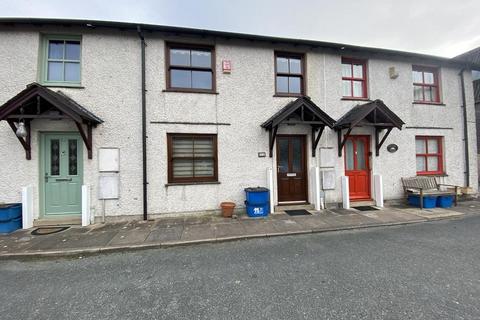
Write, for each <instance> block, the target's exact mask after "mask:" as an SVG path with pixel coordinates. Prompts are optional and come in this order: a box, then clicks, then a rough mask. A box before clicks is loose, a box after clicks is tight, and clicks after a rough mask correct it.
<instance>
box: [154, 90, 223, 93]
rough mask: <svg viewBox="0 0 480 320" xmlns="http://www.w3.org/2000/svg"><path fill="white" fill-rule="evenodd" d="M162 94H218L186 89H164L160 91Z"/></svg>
mask: <svg viewBox="0 0 480 320" xmlns="http://www.w3.org/2000/svg"><path fill="white" fill-rule="evenodd" d="M162 92H181V93H205V94H218V92H216V91H204V90H188V89H164V90H162Z"/></svg>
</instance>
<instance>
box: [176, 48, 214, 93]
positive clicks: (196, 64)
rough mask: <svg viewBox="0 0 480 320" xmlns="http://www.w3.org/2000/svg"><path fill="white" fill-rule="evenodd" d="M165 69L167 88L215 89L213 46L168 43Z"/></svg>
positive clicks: (183, 89) (207, 90) (209, 90)
mask: <svg viewBox="0 0 480 320" xmlns="http://www.w3.org/2000/svg"><path fill="white" fill-rule="evenodd" d="M167 70H168V72H167V88H168V89H170V90H179V91H192V92H213V91H214V90H215V54H214V49H213V47H207V46H191V45H184V44H168V45H167Z"/></svg>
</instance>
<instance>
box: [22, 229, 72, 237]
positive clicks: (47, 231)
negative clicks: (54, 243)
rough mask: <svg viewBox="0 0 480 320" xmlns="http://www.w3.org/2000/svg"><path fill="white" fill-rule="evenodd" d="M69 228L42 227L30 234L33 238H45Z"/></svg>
mask: <svg viewBox="0 0 480 320" xmlns="http://www.w3.org/2000/svg"><path fill="white" fill-rule="evenodd" d="M68 228H70V227H40V228H37V229H35V230H33V231H32V232H30V234H31V235H33V236H45V235H47V234H52V233H57V232H62V231H65V230H67V229H68Z"/></svg>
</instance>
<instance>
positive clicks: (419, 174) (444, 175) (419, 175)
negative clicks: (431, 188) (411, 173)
mask: <svg viewBox="0 0 480 320" xmlns="http://www.w3.org/2000/svg"><path fill="white" fill-rule="evenodd" d="M417 176H418V177H448V174H446V173H417Z"/></svg>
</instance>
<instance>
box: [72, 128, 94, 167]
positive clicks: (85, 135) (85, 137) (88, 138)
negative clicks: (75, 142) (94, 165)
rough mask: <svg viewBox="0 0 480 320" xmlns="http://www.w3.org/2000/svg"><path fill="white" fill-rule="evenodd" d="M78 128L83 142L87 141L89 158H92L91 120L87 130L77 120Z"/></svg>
mask: <svg viewBox="0 0 480 320" xmlns="http://www.w3.org/2000/svg"><path fill="white" fill-rule="evenodd" d="M75 124H76V125H77V128H78V132H80V135H81V136H82V139H83V142H84V143H85V147H87V152H88V159H92V157H93V154H92V124H91V123H90V122H88V123H87V132H86V133H85V130H84V129H83V126H82V124H81V123H79V122H75Z"/></svg>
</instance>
